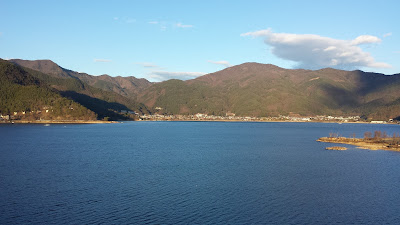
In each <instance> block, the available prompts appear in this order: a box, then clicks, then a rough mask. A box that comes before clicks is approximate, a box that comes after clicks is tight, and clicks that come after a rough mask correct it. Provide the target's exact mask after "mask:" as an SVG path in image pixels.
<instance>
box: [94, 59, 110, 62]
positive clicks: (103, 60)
mask: <svg viewBox="0 0 400 225" xmlns="http://www.w3.org/2000/svg"><path fill="white" fill-rule="evenodd" d="M93 61H95V62H111V60H110V59H94V60H93Z"/></svg>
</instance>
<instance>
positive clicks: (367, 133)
mask: <svg viewBox="0 0 400 225" xmlns="http://www.w3.org/2000/svg"><path fill="white" fill-rule="evenodd" d="M371 137H372V133H371V132H369V131H367V132H365V133H364V139H365V140H368V139H371Z"/></svg>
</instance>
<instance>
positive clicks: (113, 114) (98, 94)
mask: <svg viewBox="0 0 400 225" xmlns="http://www.w3.org/2000/svg"><path fill="white" fill-rule="evenodd" d="M10 62H12V63H14V64H17V65H19V66H22V67H24V68H25V69H26V70H27V71H30V73H31V74H32V75H33V76H34V77H37V78H39V79H40V80H42V81H43V82H45V83H47V84H49V85H50V86H51V87H53V88H55V89H57V90H59V91H60V93H61V94H62V95H63V96H66V97H69V98H71V99H73V100H74V101H76V102H79V103H80V104H82V105H84V106H86V107H87V108H89V109H91V110H93V111H95V112H96V113H97V114H98V115H99V118H100V119H101V118H103V117H109V118H110V119H113V120H117V119H128V117H125V116H123V115H120V114H119V113H117V112H120V111H121V110H125V111H136V112H137V113H149V110H147V107H146V106H145V105H144V104H141V103H138V102H137V101H135V100H134V98H133V96H134V93H135V91H136V90H133V89H130V90H129V91H126V92H128V93H130V92H132V93H130V94H127V93H124V95H121V93H123V92H124V89H123V88H122V87H124V85H125V86H128V85H129V84H124V82H121V83H118V79H115V80H117V81H115V82H113V81H110V82H109V81H103V79H107V77H110V76H97V77H96V76H90V75H87V74H82V73H77V72H74V71H71V70H67V69H64V68H62V67H60V66H58V65H57V64H55V63H54V62H52V61H50V60H35V61H29V60H19V59H14V60H10ZM134 79H136V78H134ZM127 80H128V79H127ZM131 80H133V79H131ZM136 80H138V81H137V82H139V83H140V82H142V80H141V79H136ZM146 81H147V80H145V81H144V82H143V83H144V84H143V85H146V84H147V83H149V84H150V82H148V81H147V82H146ZM130 84H131V83H130ZM128 95H129V97H127V96H128Z"/></svg>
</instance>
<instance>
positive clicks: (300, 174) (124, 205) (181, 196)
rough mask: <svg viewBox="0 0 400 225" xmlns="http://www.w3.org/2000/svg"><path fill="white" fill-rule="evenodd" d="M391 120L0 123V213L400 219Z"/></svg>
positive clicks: (61, 219)
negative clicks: (350, 142) (329, 139)
mask: <svg viewBox="0 0 400 225" xmlns="http://www.w3.org/2000/svg"><path fill="white" fill-rule="evenodd" d="M375 130H381V131H386V132H387V133H388V134H390V135H391V134H393V132H397V133H400V126H397V125H369V124H342V125H339V124H321V123H234V122H231V123H227V122H131V123H123V124H92V125H50V126H43V125H18V124H15V125H0V224H49V223H53V224H93V223H96V224H98V223H106V224H110V223H114V224H127V223H131V224H132V223H133V224H299V223H300V224H333V223H343V224H400V213H399V212H400V153H399V152H392V151H370V150H361V149H357V148H355V147H352V146H348V147H349V150H347V151H327V150H325V147H326V146H332V144H329V143H319V142H316V141H315V140H316V139H317V138H319V137H321V136H327V135H328V134H329V133H330V132H338V133H340V134H342V135H343V136H346V137H349V136H350V135H351V134H352V133H356V134H357V136H359V137H361V136H362V135H363V133H364V132H365V131H371V132H373V131H375Z"/></svg>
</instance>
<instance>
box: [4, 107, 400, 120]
mask: <svg viewBox="0 0 400 225" xmlns="http://www.w3.org/2000/svg"><path fill="white" fill-rule="evenodd" d="M51 111H52V110H51V108H50V107H44V108H43V111H40V110H39V111H32V112H25V111H23V112H13V113H12V114H11V115H8V114H7V115H2V114H0V122H3V123H7V122H32V123H35V122H37V123H40V122H43V121H46V122H50V123H51V122H54V123H58V122H62V121H66V120H62V119H58V120H57V119H50V118H49V116H46V114H51ZM117 113H119V114H120V115H125V116H126V117H127V118H131V119H132V120H135V121H243V122H246V121H250V122H251V121H253V122H335V123H357V122H369V123H375V124H386V123H399V121H396V120H393V119H389V120H387V121H383V120H365V119H363V118H361V117H360V116H330V115H318V116H301V115H299V114H295V113H290V114H289V115H287V116H285V115H279V116H265V117H255V116H236V114H235V113H226V114H225V116H217V115H208V114H206V113H196V114H194V115H180V114H177V115H166V114H159V113H155V114H143V115H140V114H138V113H137V112H135V111H128V110H121V111H119V112H117ZM67 121H69V122H71V121H73V120H67ZM93 122H94V121H93ZM99 122H101V120H99Z"/></svg>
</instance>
